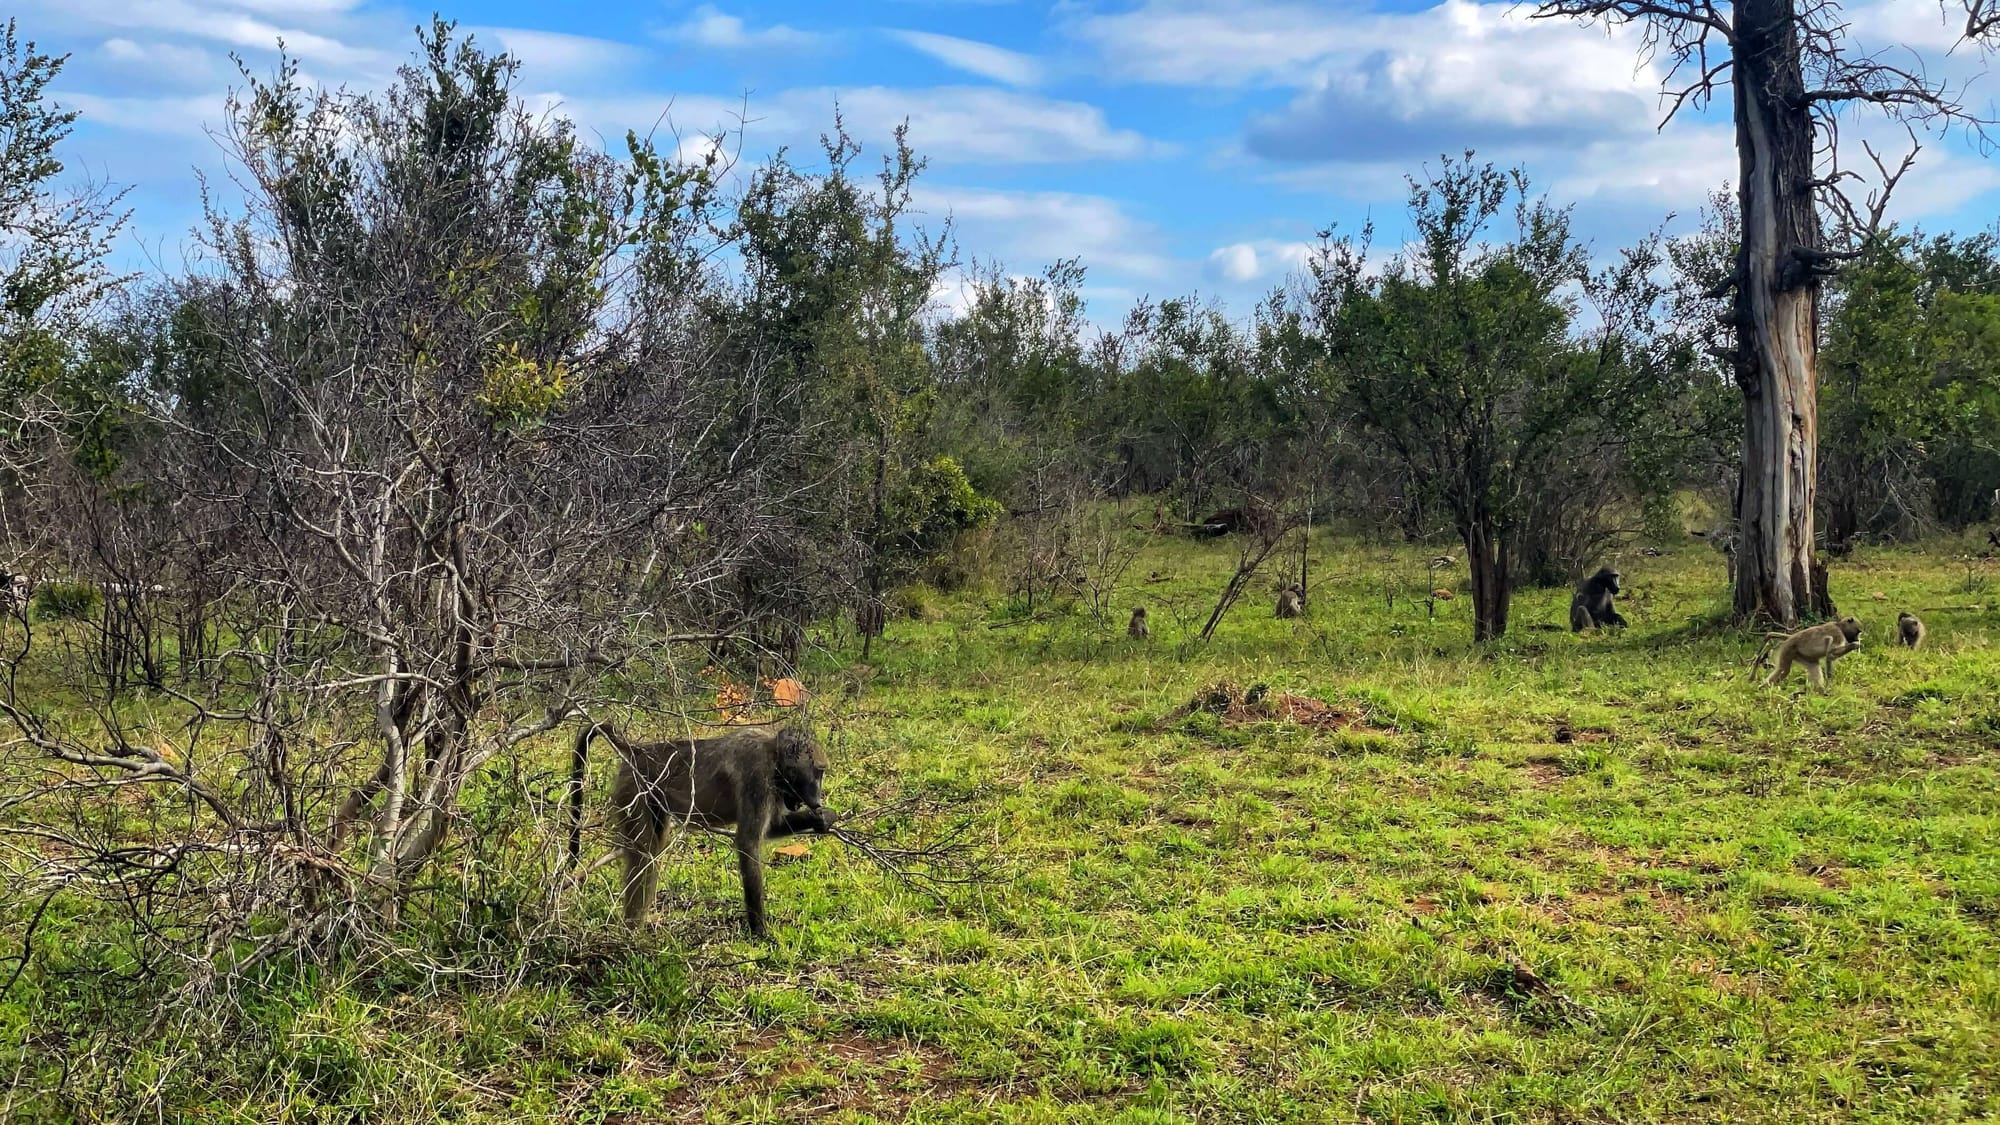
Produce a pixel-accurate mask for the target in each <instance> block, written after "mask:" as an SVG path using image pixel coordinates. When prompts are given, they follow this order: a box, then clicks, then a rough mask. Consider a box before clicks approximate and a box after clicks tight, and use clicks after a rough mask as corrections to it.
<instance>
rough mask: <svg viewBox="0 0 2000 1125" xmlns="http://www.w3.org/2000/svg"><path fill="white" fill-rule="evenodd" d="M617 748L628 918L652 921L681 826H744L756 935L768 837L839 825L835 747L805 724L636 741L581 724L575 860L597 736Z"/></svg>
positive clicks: (573, 773)
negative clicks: (831, 797) (831, 771)
mask: <svg viewBox="0 0 2000 1125" xmlns="http://www.w3.org/2000/svg"><path fill="white" fill-rule="evenodd" d="M598 735H602V736H603V737H604V740H605V741H606V742H609V743H611V745H612V746H613V747H615V748H616V749H617V751H618V776H617V779H616V780H615V781H613V782H612V785H611V823H612V838H613V840H614V841H615V847H616V848H617V853H618V858H619V859H620V860H621V861H622V862H623V865H624V882H623V884H622V886H623V888H624V889H623V902H624V915H625V920H626V921H628V922H639V921H643V920H644V919H645V917H646V914H647V912H648V911H649V910H651V909H652V905H653V898H654V896H655V895H656V894H657V893H658V892H659V887H660V867H659V857H660V852H661V851H662V850H663V849H664V848H665V847H666V844H667V841H668V838H669V835H670V832H669V830H670V829H671V827H672V826H673V824H674V823H676V822H678V823H681V824H684V825H687V826H689V827H692V828H704V829H721V828H727V827H728V826H730V825H732V824H733V825H735V826H736V834H735V836H736V866H737V870H738V872H739V873H740V874H741V875H742V877H743V912H744V915H745V917H746V919H747V920H748V922H749V924H750V932H751V933H753V934H755V935H757V936H758V937H765V936H767V930H766V929H765V925H764V841H766V840H768V839H772V838H774V837H779V836H791V835H794V834H796V833H800V832H815V833H826V832H830V831H832V830H833V822H834V814H833V813H832V812H830V811H828V810H827V809H825V808H822V807H821V806H820V792H819V787H820V780H821V779H822V778H824V777H825V776H826V754H825V752H824V751H822V750H821V749H820V746H819V742H818V741H817V740H816V739H814V738H813V736H812V732H811V731H809V730H806V729H804V728H803V727H789V726H788V727H778V728H772V727H750V728H746V729H743V730H734V731H730V732H729V733H728V734H725V735H722V736H720V737H717V738H699V739H688V738H683V739H673V740H669V741H666V742H634V741H632V740H631V739H628V738H626V737H625V736H624V735H622V734H620V733H619V732H618V731H617V730H616V729H614V728H613V727H612V726H611V725H610V724H608V723H591V724H590V725H588V726H586V727H584V728H583V730H581V731H579V732H578V733H577V736H576V743H575V746H574V748H573V751H572V753H571V756H570V791H569V804H570V835H569V862H570V863H571V864H572V865H573V864H575V863H576V859H577V853H578V852H579V850H580V849H581V847H582V843H583V783H584V772H585V767H586V765H587V758H588V754H589V750H590V740H591V738H593V737H595V736H598Z"/></svg>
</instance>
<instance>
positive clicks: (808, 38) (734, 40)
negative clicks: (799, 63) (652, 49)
mask: <svg viewBox="0 0 2000 1125" xmlns="http://www.w3.org/2000/svg"><path fill="white" fill-rule="evenodd" d="M668 35H669V36H670V37H672V38H674V39H678V40H683V41H685V42H688V43H692V44H694V45H695V46H697V47H707V48H710V49H711V50H717V51H755V50H796V49H798V48H801V47H810V46H813V45H814V44H815V43H817V42H818V41H819V36H817V35H814V34H813V33H811V32H809V31H800V30H799V29H797V28H795V27H787V26H786V25H784V24H781V23H780V24H773V25H771V26H770V27H764V28H756V29H752V28H750V27H748V26H747V25H745V24H744V22H743V20H742V19H741V18H740V17H738V16H732V15H729V14H727V13H725V12H722V11H720V10H718V9H717V8H716V7H715V6H714V5H712V4H703V5H702V6H701V7H699V8H696V9H695V10H694V14H693V15H691V16H689V17H688V19H687V20H686V21H685V22H683V23H681V24H680V25H679V26H677V27H675V28H673V29H672V30H671V31H669V32H668Z"/></svg>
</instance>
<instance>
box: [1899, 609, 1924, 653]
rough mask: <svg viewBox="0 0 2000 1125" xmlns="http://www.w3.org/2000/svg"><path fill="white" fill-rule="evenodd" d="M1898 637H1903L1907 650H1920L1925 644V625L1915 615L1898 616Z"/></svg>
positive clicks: (1903, 614) (1902, 614)
mask: <svg viewBox="0 0 2000 1125" xmlns="http://www.w3.org/2000/svg"><path fill="white" fill-rule="evenodd" d="M1896 635H1897V636H1899V637H1901V638H1902V640H1903V645H1904V647H1906V648H1918V647H1920V646H1921V645H1922V644H1923V643H1924V623H1923V622H1922V621H1919V620H1918V619H1917V615H1916V614H1914V613H1899V614H1897V615H1896Z"/></svg>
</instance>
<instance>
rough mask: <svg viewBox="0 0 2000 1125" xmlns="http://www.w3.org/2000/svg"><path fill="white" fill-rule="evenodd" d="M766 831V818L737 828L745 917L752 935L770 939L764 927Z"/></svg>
mask: <svg viewBox="0 0 2000 1125" xmlns="http://www.w3.org/2000/svg"><path fill="white" fill-rule="evenodd" d="M764 829H765V825H764V823H763V818H760V817H757V816H746V817H744V818H743V822H742V823H740V824H738V825H737V826H736V870H737V873H738V874H739V875H741V876H742V877H743V916H744V919H745V920H746V921H748V922H749V923H750V932H751V933H752V934H755V935H756V936H758V937H768V936H770V935H769V931H768V930H766V928H765V925H764Z"/></svg>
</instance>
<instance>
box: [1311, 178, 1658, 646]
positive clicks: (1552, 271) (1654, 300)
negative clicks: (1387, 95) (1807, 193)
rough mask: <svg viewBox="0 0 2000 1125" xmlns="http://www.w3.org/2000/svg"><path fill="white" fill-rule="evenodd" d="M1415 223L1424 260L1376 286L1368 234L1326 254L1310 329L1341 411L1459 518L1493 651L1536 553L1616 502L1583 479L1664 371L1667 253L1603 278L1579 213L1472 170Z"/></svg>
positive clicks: (1426, 205)
mask: <svg viewBox="0 0 2000 1125" xmlns="http://www.w3.org/2000/svg"><path fill="white" fill-rule="evenodd" d="M1409 210H1410V218H1411V221H1412V224H1413V225H1414V226H1415V228H1416V231H1417V238H1416V240H1415V243H1414V245H1413V246H1412V248H1411V249H1409V250H1408V251H1406V252H1405V253H1404V254H1402V255H1399V256H1397V257H1396V258H1394V259H1392V260H1391V261H1390V262H1389V263H1388V264H1387V265H1386V266H1383V267H1381V268H1380V269H1379V270H1371V268H1370V267H1369V265H1368V262H1367V257H1368V246H1367V238H1366V235H1365V234H1364V236H1363V238H1362V240H1361V241H1360V242H1358V243H1357V242H1355V241H1352V240H1347V239H1341V240H1333V239H1331V238H1329V239H1328V240H1327V241H1326V242H1325V243H1324V244H1323V245H1322V247H1321V248H1320V250H1319V252H1318V253H1317V254H1316V255H1315V256H1314V258H1313V259H1312V260H1311V262H1310V269H1311V271H1312V274H1313V278H1314V284H1315V294H1314V297H1313V303H1314V308H1313V312H1312V318H1313V321H1314V330H1315V331H1316V332H1317V333H1318V334H1319V335H1320V336H1321V338H1322V339H1323V340H1324V341H1325V343H1324V345H1323V346H1324V348H1325V354H1326V356H1327V357H1328V358H1327V361H1328V363H1329V364H1330V365H1331V368H1332V379H1333V381H1334V386H1335V392H1334V393H1335V394H1336V395H1337V396H1338V397H1339V399H1340V401H1341V402H1342V403H1343V405H1344V407H1345V409H1346V410H1347V411H1348V412H1349V413H1350V414H1351V415H1352V416H1353V417H1354V418H1355V419H1356V420H1357V421H1358V422H1359V423H1360V424H1361V425H1362V427H1364V428H1365V429H1366V430H1367V431H1368V433H1369V434H1370V435H1371V436H1372V437H1373V438H1374V439H1375V440H1376V441H1377V442H1379V444H1380V447H1381V448H1382V449H1383V450H1384V451H1385V452H1386V453H1387V454H1388V455H1389V456H1390V457H1392V458H1394V459H1395V460H1396V461H1397V462H1399V463H1400V465H1401V467H1402V468H1403V470H1404V472H1405V473H1406V474H1407V475H1408V476H1409V478H1410V480H1411V482H1412V484H1413V486H1414V487H1416V488H1418V489H1420V490H1423V491H1425V492H1427V493H1429V494H1431V495H1435V496H1437V497H1439V498H1440V500H1441V501H1442V503H1443V504H1444V506H1445V508H1446V510H1448V511H1449V512H1450V513H1451V517H1452V523H1453V526H1454V528H1455V530H1456V531H1457V533H1458V535H1459V538H1460V540H1461V541H1462V542H1463V543H1464V545H1465V552H1466V559H1467V565H1468V567H1469V568H1470V570H1471V577H1472V599H1473V626H1472V631H1473V639H1474V640H1477V641H1489V640H1493V639H1495V638H1498V637H1500V636H1501V635H1502V634H1504V633H1505V632H1506V631H1507V617H1508V609H1509V605H1510V599H1511V596H1512V586H1513V580H1514V573H1515V567H1514V559H1513V553H1514V551H1515V550H1516V549H1517V548H1518V546H1519V544H1520V543H1521V541H1522V539H1523V537H1524V536H1525V535H1527V534H1528V533H1529V531H1530V529H1531V528H1532V526H1533V525H1534V522H1535V521H1537V520H1546V519H1548V518H1550V513H1551V512H1557V513H1560V512H1561V511H1562V510H1563V506H1564V505H1565V504H1574V503H1585V504H1588V503H1591V502H1593V500H1594V499H1595V498H1596V497H1597V496H1599V495H1601V494H1602V493H1603V492H1604V491H1605V490H1606V489H1607V488H1608V482H1607V481H1605V480H1601V479H1597V480H1593V479H1588V478H1579V477H1578V476H1577V474H1576V471H1575V470H1576V467H1577V466H1579V465H1587V464H1590V463H1591V462H1592V461H1593V460H1594V458H1595V457H1596V456H1597V455H1598V454H1599V453H1600V452H1602V451H1604V450H1607V449H1612V448H1616V447H1618V446H1620V445H1622V444H1624V443H1625V442H1626V441H1627V438H1628V435H1627V434H1626V433H1624V432H1621V431H1620V429H1619V428H1618V427H1617V426H1615V425H1612V424H1610V420H1613V419H1618V418H1621V417H1624V418H1627V419H1629V420H1631V422H1632V423H1633V424H1635V425H1637V424H1643V423H1641V422H1640V419H1644V418H1645V417H1646V411H1645V407H1644V404H1645V403H1647V402H1649V401H1651V399H1652V398H1653V396H1654V393H1655V392H1654V388H1656V387H1657V386H1658V385H1659V384H1660V382H1661V377H1662V372H1663V371H1664V370H1666V369H1667V367H1668V362H1667V361H1668V359H1669V358H1670V357H1669V356H1668V355H1666V354H1664V353H1663V351H1662V344H1661V342H1660V341H1659V340H1657V339H1655V338H1654V334H1653V333H1652V332H1651V331H1650V329H1651V325H1652V318H1653V315H1654V310H1655V308H1656V306H1657V305H1658V304H1659V302H1660V300H1661V298H1662V291H1661V290H1660V289H1659V288H1658V287H1657V286H1656V285H1655V284H1654V283H1653V282H1651V281H1650V280H1649V277H1650V275H1651V274H1652V273H1653V272H1654V271H1655V270H1656V269H1657V268H1658V266H1659V265H1660V262H1661V258H1660V247H1659V243H1658V240H1657V239H1655V240H1651V241H1648V242H1647V243H1644V244H1642V245H1641V246H1639V247H1637V248H1635V249H1633V250H1628V251H1627V252H1625V254H1624V255H1622V257H1621V259H1620V261H1619V262H1618V263H1616V264H1615V265H1614V266H1612V267H1610V268H1609V269H1607V270H1605V271H1602V272H1600V273H1598V274H1592V273H1591V272H1590V271H1589V269H1588V266H1587V259H1586V254H1585V252H1584V247H1582V246H1581V245H1579V244H1578V243H1577V242H1575V241H1574V240H1573V239H1572V238H1571V236H1570V230H1569V216H1568V213H1567V212H1566V211H1563V210H1561V209H1558V208H1556V207H1553V206H1551V205H1550V204H1549V203H1548V202H1547V201H1545V200H1541V199H1536V198H1533V197H1531V196H1530V195H1529V191H1528V184H1527V181H1526V179H1525V178H1524V177H1522V175H1521V174H1520V173H1519V172H1513V173H1509V172H1505V171H1501V170H1499V169H1496V168H1494V167H1493V166H1492V165H1490V164H1488V165H1480V164H1475V163H1473V162H1472V160H1471V159H1470V157H1469V156H1468V157H1467V159H1465V160H1463V161H1452V160H1447V161H1445V163H1444V165H1443V167H1442V168H1441V169H1440V170H1439V171H1438V172H1436V173H1435V174H1433V175H1431V176H1429V177H1428V178H1427V179H1425V180H1422V181H1417V180H1412V181H1411V185H1410V203H1409ZM1509 215H1511V219H1512V231H1511V232H1510V234H1511V237H1507V238H1504V239H1503V238H1501V237H1500V234H1501V229H1500V228H1502V227H1503V224H1504V223H1505V222H1506V219H1507V217H1508V216H1509ZM1573 286H1576V287H1581V289H1582V291H1583V293H1584V294H1585V295H1586V296H1587V297H1589V298H1590V299H1591V300H1592V301H1593V303H1594V304H1595V305H1596V307H1597V311H1598V313H1599V317H1600V321H1601V325H1602V326H1601V327H1600V328H1599V329H1598V330H1597V331H1598V336H1597V338H1596V339H1595V340H1594V341H1581V340H1574V339H1572V338H1571V335H1570V331H1571V326H1572V323H1573V319H1574V303H1575V302H1574V298H1572V297H1570V296H1568V295H1567V293H1568V290H1569V289H1570V288H1571V287H1573ZM1628 412H1629V413H1628Z"/></svg>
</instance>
